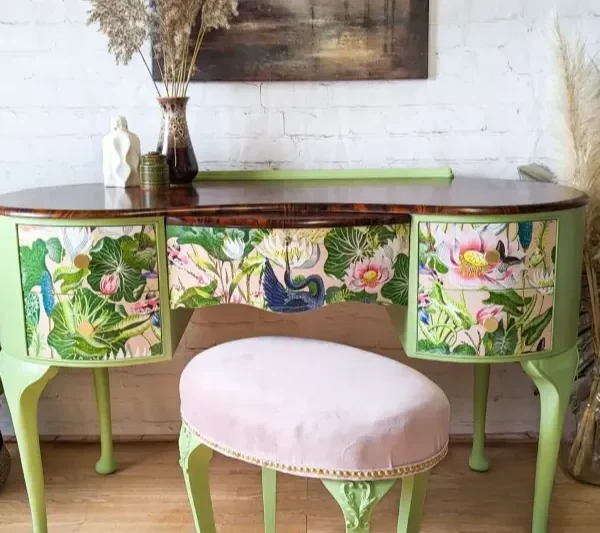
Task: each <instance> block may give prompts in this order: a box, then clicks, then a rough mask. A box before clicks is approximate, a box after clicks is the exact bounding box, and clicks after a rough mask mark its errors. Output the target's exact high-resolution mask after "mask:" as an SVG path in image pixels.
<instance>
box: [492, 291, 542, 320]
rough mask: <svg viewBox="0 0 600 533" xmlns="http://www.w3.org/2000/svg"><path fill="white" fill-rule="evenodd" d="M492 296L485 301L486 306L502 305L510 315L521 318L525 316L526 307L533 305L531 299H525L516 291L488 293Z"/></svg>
mask: <svg viewBox="0 0 600 533" xmlns="http://www.w3.org/2000/svg"><path fill="white" fill-rule="evenodd" d="M488 292H489V294H490V296H489V298H488V299H487V300H484V301H483V303H484V304H488V305H500V306H502V308H503V309H504V311H506V312H507V313H508V314H510V315H513V316H514V317H516V318H519V317H521V316H522V315H523V311H524V309H523V308H524V307H526V306H527V305H529V304H530V303H531V297H529V296H528V297H526V298H523V297H522V296H521V295H520V294H519V293H518V292H517V291H515V290H514V289H508V290H504V291H488Z"/></svg>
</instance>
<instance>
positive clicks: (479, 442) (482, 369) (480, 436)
mask: <svg viewBox="0 0 600 533" xmlns="http://www.w3.org/2000/svg"><path fill="white" fill-rule="evenodd" d="M473 378H474V381H473V448H472V450H471V457H470V458H469V467H470V468H471V470H475V471H476V472H487V471H488V469H489V468H490V463H489V461H488V459H487V457H486V455H485V415H486V411H487V402H488V389H489V386H490V365H486V364H476V365H475V369H474V374H473Z"/></svg>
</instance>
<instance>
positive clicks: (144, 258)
mask: <svg viewBox="0 0 600 533" xmlns="http://www.w3.org/2000/svg"><path fill="white" fill-rule="evenodd" d="M119 242H120V244H121V251H122V253H123V261H124V262H125V264H127V265H128V266H130V267H131V268H135V269H137V270H153V269H154V268H155V267H156V241H155V240H154V239H153V238H152V237H151V236H150V235H149V234H148V233H146V232H143V233H136V234H135V235H133V236H123V237H120V238H119Z"/></svg>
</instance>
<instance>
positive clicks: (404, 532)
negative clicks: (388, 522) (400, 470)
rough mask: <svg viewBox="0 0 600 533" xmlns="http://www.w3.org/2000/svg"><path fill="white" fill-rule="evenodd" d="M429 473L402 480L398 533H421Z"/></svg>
mask: <svg viewBox="0 0 600 533" xmlns="http://www.w3.org/2000/svg"><path fill="white" fill-rule="evenodd" d="M428 480H429V471H427V472H423V473H421V474H417V475H415V476H410V477H405V478H403V479H402V493H401V495H400V512H399V515H398V533H419V531H421V518H422V517H423V507H424V505H425V493H426V492H427V481H428Z"/></svg>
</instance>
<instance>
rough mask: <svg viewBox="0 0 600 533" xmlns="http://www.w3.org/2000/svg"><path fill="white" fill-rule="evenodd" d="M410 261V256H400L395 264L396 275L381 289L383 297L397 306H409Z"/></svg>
mask: <svg viewBox="0 0 600 533" xmlns="http://www.w3.org/2000/svg"><path fill="white" fill-rule="evenodd" d="M409 276H410V260H409V258H408V255H406V254H400V255H399V256H398V257H397V258H396V263H395V264H394V275H393V277H392V279H391V280H390V281H388V282H387V283H386V284H385V285H384V286H383V288H382V289H381V295H382V296H383V297H384V298H387V299H388V300H391V302H392V303H394V304H396V305H405V306H406V305H408V280H409Z"/></svg>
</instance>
